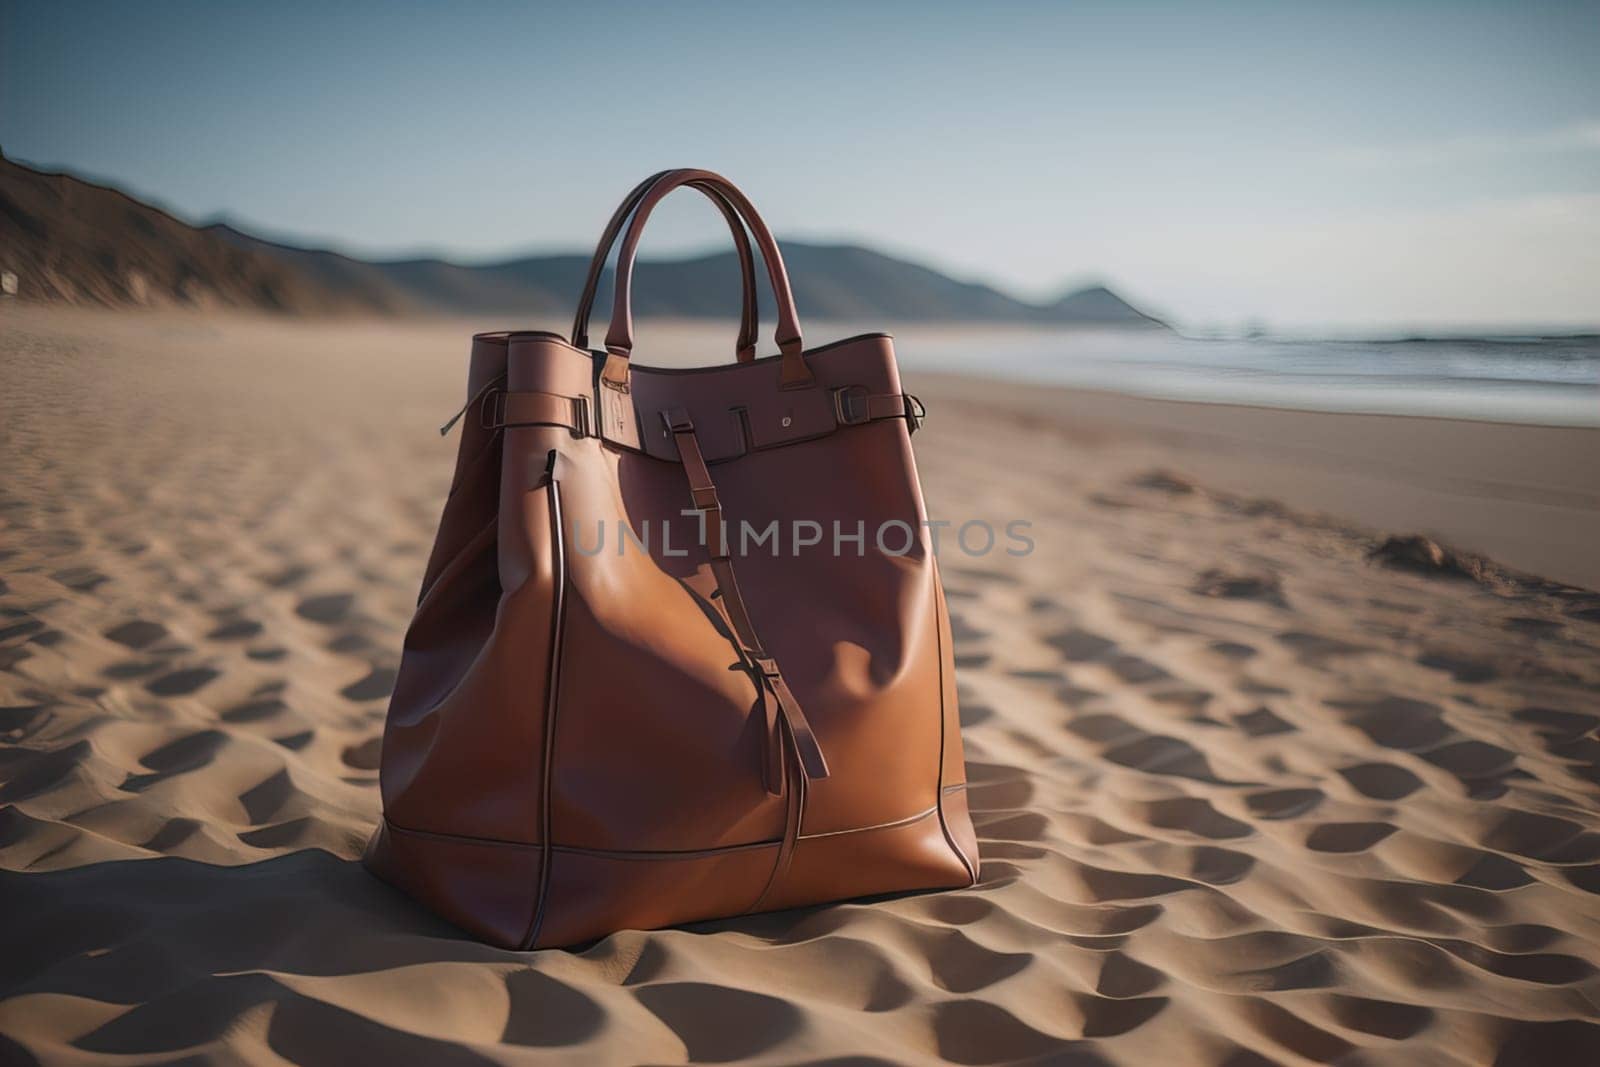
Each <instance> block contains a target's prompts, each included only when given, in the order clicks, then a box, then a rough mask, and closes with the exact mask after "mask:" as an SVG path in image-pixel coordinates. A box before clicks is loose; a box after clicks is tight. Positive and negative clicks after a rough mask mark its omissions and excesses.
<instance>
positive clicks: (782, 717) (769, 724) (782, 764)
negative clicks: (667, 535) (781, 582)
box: [662, 408, 827, 859]
mask: <svg viewBox="0 0 1600 1067" xmlns="http://www.w3.org/2000/svg"><path fill="white" fill-rule="evenodd" d="M662 419H664V421H666V424H667V430H669V432H670V434H672V438H674V442H675V443H677V446H678V456H680V458H682V461H683V474H685V475H686V477H688V483H690V501H691V502H693V504H694V509H696V510H698V512H701V515H702V517H704V520H706V547H707V553H709V555H710V569H712V576H714V577H715V579H717V600H718V601H720V603H722V609H723V613H725V614H726V617H728V629H730V630H731V632H733V635H734V640H736V643H738V646H739V653H741V656H742V657H744V661H746V665H747V669H749V670H750V677H752V680H754V681H755V685H757V689H758V691H760V696H762V705H763V710H765V713H766V745H765V755H763V760H762V779H763V782H765V784H766V792H768V793H771V795H774V797H776V795H781V793H782V792H784V787H786V779H789V777H790V776H789V773H787V771H789V765H794V769H795V771H797V773H795V774H794V779H795V781H794V789H795V790H797V792H798V790H800V789H802V785H800V781H802V779H819V777H827V760H826V758H824V757H822V747H821V745H819V744H818V741H816V734H814V733H811V723H808V721H806V717H805V712H803V710H800V702H798V701H797V699H795V694H794V691H790V688H789V683H787V681H784V675H782V670H781V669H779V667H778V661H776V659H773V656H771V654H768V653H766V649H765V648H762V641H760V638H758V637H757V635H755V625H754V622H750V611H749V608H746V605H744V595H742V593H741V592H739V581H738V577H736V576H734V573H733V560H731V558H730V553H728V536H726V533H725V530H723V518H722V501H720V499H718V498H717V485H715V483H714V482H712V478H710V469H709V467H707V466H706V458H704V454H702V453H701V448H699V440H698V438H696V437H694V421H693V419H690V414H688V411H685V410H683V408H670V410H667V411H664V413H662ZM790 800H792V798H790ZM790 830H792V833H790ZM790 830H786V832H784V846H782V848H779V856H781V859H787V856H789V853H792V849H794V840H790V837H794V838H795V840H798V816H797V817H795V819H794V825H792V827H790Z"/></svg>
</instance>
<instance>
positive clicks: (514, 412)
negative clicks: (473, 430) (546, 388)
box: [480, 389, 590, 437]
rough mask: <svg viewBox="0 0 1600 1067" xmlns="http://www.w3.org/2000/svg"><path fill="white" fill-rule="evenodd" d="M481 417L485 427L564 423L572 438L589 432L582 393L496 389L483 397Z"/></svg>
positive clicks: (587, 414)
mask: <svg viewBox="0 0 1600 1067" xmlns="http://www.w3.org/2000/svg"><path fill="white" fill-rule="evenodd" d="M480 417H481V419H482V422H483V428H484V429H486V430H499V429H505V428H508V427H516V426H565V427H566V428H567V429H569V430H571V431H572V433H573V436H575V437H588V436H589V435H590V423H589V398H588V397H583V396H562V395H561V394H560V393H541V392H536V391H532V390H529V391H523V392H514V393H513V392H506V391H505V390H503V389H496V390H494V391H492V392H490V393H488V394H486V395H485V396H484V398H483V408H482V412H481V416H480Z"/></svg>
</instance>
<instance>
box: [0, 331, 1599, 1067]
mask: <svg viewBox="0 0 1600 1067" xmlns="http://www.w3.org/2000/svg"><path fill="white" fill-rule="evenodd" d="M0 315H3V316H4V317H3V318H0V456H3V479H0V1034H3V1035H4V1036H3V1037H0V1063H8V1064H9V1063H11V1062H23V1063H27V1062H33V1061H35V1060H37V1061H40V1062H44V1063H51V1064H55V1063H69V1064H101V1063H105V1064H110V1063H116V1064H124V1063H146V1062H172V1061H174V1060H177V1059H180V1058H185V1057H191V1056H192V1057H196V1058H197V1059H198V1060H203V1061H217V1062H230V1063H231V1062H251V1063H283V1062H290V1063H297V1064H334V1063H355V1062H361V1063H382V1062H392V1063H402V1062H405V1063H413V1062H414V1063H425V1064H445V1065H448V1064H456V1063H472V1064H476V1063H485V1062H504V1063H525V1062H533V1061H540V1060H549V1061H553V1062H560V1063H569V1062H581V1063H612V1062H617V1063H637V1062H650V1063H671V1062H684V1061H688V1060H697V1061H709V1062H725V1061H734V1060H751V1061H758V1062H768V1063H796V1062H844V1061H850V1062H869V1061H870V1062H894V1063H919V1062H926V1063H933V1062H939V1061H941V1060H943V1061H951V1062H956V1063H974V1064H975V1063H997V1062H1017V1061H1029V1062H1048V1063H1084V1064H1119V1065H1134V1064H1150V1063H1174V1064H1178V1063H1181V1064H1202V1065H1219V1067H1221V1065H1227V1067H1249V1065H1257V1064H1266V1063H1281V1064H1305V1063H1340V1064H1388V1063H1393V1064H1434V1063H1441V1064H1538V1065H1540V1067H1554V1065H1557V1064H1566V1063H1574V1064H1577V1063H1591V1062H1600V1025H1597V1024H1596V1021H1597V1016H1600V970H1597V968H1600V823H1597V812H1600V738H1597V737H1596V733H1595V731H1596V727H1597V726H1600V596H1597V595H1595V594H1592V593H1586V592H1583V591H1582V590H1578V589H1573V588H1569V587H1564V586H1561V585H1559V584H1556V583H1554V582H1550V581H1541V580H1538V579H1534V578H1531V577H1528V576H1526V575H1521V574H1518V573H1515V572H1514V571H1510V570H1505V571H1502V570H1496V569H1494V568H1490V569H1489V570H1488V571H1486V572H1485V573H1486V574H1487V578H1486V580H1485V581H1483V582H1475V581H1469V580H1465V579H1452V578H1448V577H1440V576H1429V575H1426V574H1418V573H1410V572H1404V571H1398V570H1394V569H1390V568H1388V567H1385V566H1383V565H1381V564H1379V563H1376V562H1373V561H1371V560H1369V559H1368V552H1369V551H1370V550H1371V549H1372V547H1373V546H1374V545H1375V544H1377V543H1379V541H1381V539H1382V537H1383V536H1385V535H1386V534H1389V533H1411V532H1416V531H1423V530H1426V531H1430V532H1433V533H1435V534H1440V535H1445V536H1452V535H1453V536H1455V537H1456V538H1457V539H1458V540H1460V541H1461V542H1462V544H1463V546H1464V547H1466V548H1470V549H1476V550H1478V551H1485V550H1487V548H1488V547H1491V545H1492V544H1493V543H1494V542H1495V539H1496V538H1497V537H1504V538H1508V539H1509V540H1510V541H1514V542H1515V545H1514V546H1513V547H1512V550H1511V552H1510V554H1511V555H1514V556H1515V557H1516V558H1515V561H1514V565H1515V567H1516V568H1518V569H1520V570H1522V571H1528V572H1532V573H1535V574H1542V575H1544V576H1545V577H1547V578H1548V577H1551V576H1560V577H1567V578H1568V580H1572V581H1576V580H1577V577H1576V576H1581V575H1583V574H1592V573H1593V571H1592V569H1591V570H1588V571H1585V570H1583V568H1584V567H1589V568H1592V567H1593V565H1594V563H1593V558H1592V549H1591V553H1590V556H1589V557H1588V558H1585V556H1584V554H1583V553H1582V552H1581V551H1574V547H1573V545H1574V542H1573V540H1572V538H1573V531H1574V530H1582V529H1590V528H1592V524H1593V523H1594V522H1595V511H1596V504H1595V501H1596V493H1597V489H1600V487H1597V485H1596V484H1595V479H1594V478H1593V477H1592V475H1593V472H1594V467H1593V465H1592V460H1593V457H1595V456H1597V455H1600V447H1597V445H1600V434H1597V433H1596V432H1595V431H1564V433H1566V434H1570V435H1572V436H1570V437H1566V438H1563V439H1562V440H1563V442H1564V443H1566V444H1571V445H1574V446H1577V447H1580V448H1583V447H1586V448H1587V449H1588V451H1587V452H1586V453H1585V454H1586V455H1587V456H1588V457H1589V459H1590V461H1591V466H1590V467H1589V468H1588V471H1589V475H1587V476H1586V475H1584V474H1583V473H1582V471H1581V470H1579V469H1577V468H1573V469H1570V470H1567V471H1565V472H1564V473H1559V474H1557V473H1553V472H1552V471H1550V470H1549V469H1548V467H1547V466H1545V464H1546V463H1547V461H1548V458H1549V456H1548V454H1547V453H1548V450H1549V449H1550V448H1552V447H1556V446H1554V445H1552V444H1551V440H1552V439H1551V438H1550V433H1551V432H1550V431H1542V430H1538V429H1536V428H1527V427H1495V428H1493V429H1492V430H1490V431H1484V432H1485V433H1491V434H1492V435H1493V439H1494V442H1495V447H1494V448H1493V449H1491V450H1490V451H1491V452H1492V455H1491V456H1488V457H1482V456H1479V455H1477V454H1475V453H1474V451H1473V450H1472V448H1471V447H1468V446H1467V445H1465V444H1463V443H1462V442H1465V441H1470V440H1478V433H1479V428H1477V427H1474V426H1472V425H1471V424H1460V423H1445V422H1438V421H1435V420H1427V419H1373V418H1367V417H1356V416H1333V415H1325V416H1317V417H1315V418H1314V419H1313V420H1311V421H1312V422H1314V423H1315V437H1316V440H1315V442H1314V444H1315V446H1316V453H1317V460H1316V462H1304V461H1302V459H1299V458H1296V457H1297V455H1303V450H1304V449H1305V448H1307V447H1310V446H1309V445H1308V443H1307V440H1306V439H1305V438H1304V437H1303V436H1298V435H1302V434H1304V433H1307V432H1310V431H1308V430H1306V429H1304V427H1306V426H1307V425H1308V423H1307V421H1306V420H1305V419H1303V418H1288V417H1286V416H1285V415H1284V413H1279V412H1252V411H1249V410H1245V409H1224V408H1215V407H1209V406H1206V405H1166V406H1165V408H1163V406H1162V405H1161V404H1160V402H1155V401H1130V400H1120V399H1115V398H1107V397H1097V396H1094V395H1093V394H1082V393H1068V392H1064V391H1033V392H1031V393H1027V394H1023V393H1022V392H1021V391H1019V390H1017V389H1015V388H1011V387H1007V388H999V387H991V386H983V385H979V384H975V383H968V382H961V381H956V380H952V379H948V378H933V377H931V376H923V377H921V378H918V377H917V376H915V375H914V374H913V375H912V376H911V381H912V385H913V387H914V388H916V389H919V390H921V391H922V392H923V393H924V395H925V398H926V399H927V400H928V402H929V406H930V408H931V409H932V416H931V419H930V421H929V423H928V426H927V428H926V430H925V432H924V433H922V434H919V435H918V436H917V438H916V445H917V450H918V455H919V461H920V463H921V465H922V471H923V478H924V482H925V485H926V488H927V492H928V497H929V500H930V506H931V508H932V510H933V511H934V512H935V514H937V515H942V516H945V517H949V518H956V519H967V518H986V519H989V520H990V521H994V522H997V523H999V522H1003V521H1005V520H1007V519H1011V518H1019V517H1020V518H1027V519H1030V520H1031V521H1032V522H1033V528H1032V531H1031V533H1032V536H1033V537H1034V538H1035V540H1036V543H1037V548H1036V550H1035V552H1034V553H1033V554H1032V555H1030V556H1028V557H1026V558H1013V557H1009V556H1006V555H1004V554H1003V552H1002V553H996V554H993V555H990V556H988V557H986V558H983V559H969V558H963V557H962V556H961V555H960V554H959V553H952V552H948V551H947V553H946V555H945V559H944V564H945V576H946V582H947V585H948V589H949V594H950V599H951V604H952V610H953V612H954V614H955V616H956V619H955V633H956V652H957V654H958V662H959V669H960V674H961V691H962V701H963V705H962V718H963V723H964V735H965V738H966V745H967V756H968V761H969V768H970V776H971V781H972V783H973V787H972V795H971V800H972V807H973V813H974V818H975V821H976V823H977V828H978V834H979V838H980V841H981V848H982V853H983V862H984V871H983V880H982V884H981V885H980V886H978V887H976V888H974V889H972V890H969V891H963V892H955V893H944V894H936V895H922V896H907V897H901V898H896V899H890V900H878V901H869V902H859V903H848V904H841V905H835V906H829V907H819V908H813V909H807V910H803V911H797V912H786V913H778V914H773V915H765V916H756V917H747V918H742V919H737V920H728V921H722V922H713V923H705V924H699V925H696V926H694V927H692V928H688V929H679V930H668V931H657V932H635V931H629V932H624V933H620V934H617V935H614V936H612V937H609V938H606V939H604V940H602V941H600V942H598V943H596V944H594V945H591V946H587V947H582V948H580V949H579V950H576V951H546V952H539V953H515V952H506V951H501V950H498V949H493V948H489V947H486V946H483V945H480V944H476V943H474V942H472V941H469V940H467V939H465V938H464V937H463V936H461V935H460V934H459V933H457V932H456V931H454V930H453V929H452V928H450V927H449V926H447V925H445V924H443V923H441V922H440V921H438V920H436V919H433V918H431V917H430V916H429V915H427V914H426V913H424V912H422V911H421V910H419V909H418V908H417V907H416V906H414V905H413V904H411V903H410V902H409V901H407V900H406V899H405V898H403V897H401V896H399V895H398V894H397V893H395V892H394V891H392V890H391V889H389V888H388V887H386V886H384V885H382V884H380V883H379V882H377V881H376V880H375V879H373V878H372V877H371V876H369V875H368V874H367V873H366V872H365V871H364V870H363V869H362V868H361V867H360V865H359V864H358V863H357V862H356V860H357V857H358V855H359V853H360V850H361V848H362V845H363V843H364V841H365V838H366V835H367V834H368V832H369V831H370V830H371V828H372V826H373V824H374V823H375V821H376V819H377V815H378V794H377V787H376V772H375V769H374V768H375V767H376V761H377V745H378V737H379V733H380V730H381V724H382V717H383V712H384V706H385V697H386V695H387V691H388V686H389V683H390V680H391V678H392V672H393V669H394V666H395V663H396V660H397V656H398V649H399V644H400V638H401V634H402V632H403V630H404V627H405V625H406V622H407V620H408V618H409V614H410V609H411V607H412V604H413V602H414V598H415V593H416V586H417V582H418V578H419V575H420V572H421V568H422V565H423V561H424V555H425V553H426V551H427V548H428V543H429V540H430V538H431V536H432V526H433V523H434V521H435V519H436V516H437V513H438V509H439V505H440V503H441V501H442V498H443V493H444V491H445V489H446V485H447V481H448V477H449V468H450V464H451V461H452V458H453V449H454V442H453V440H452V441H449V442H445V441H441V440H440V439H439V437H438V435H437V433H436V432H435V430H436V427H437V426H438V424H439V423H440V422H442V421H443V419H444V417H445V416H447V415H448V414H449V413H450V411H451V409H452V408H453V407H454V406H455V405H456V404H457V403H458V402H459V399H460V393H461V388H462V381H463V376H464V357H465V354H466V340H467V338H466V334H467V332H468V330H469V329H470V327H468V326H464V325H462V324H455V323H442V324H434V323H427V324H417V323H393V324H386V325H372V324H364V325H363V324H357V323H347V324H321V325H305V324H298V325H297V324H293V323H280V322H272V321H268V320H245V319H229V320H220V319H217V320H209V319H194V318H181V317H171V316H122V317H117V316H113V315H110V314H99V315H95V314H86V313H70V314H69V313H45V312H40V311H30V310H26V309H23V310H19V309H16V308H6V309H3V310H0ZM719 336H720V335H719ZM1175 420H1176V421H1175ZM1379 440H1381V441H1382V442H1385V444H1384V447H1386V448H1395V449H1402V450H1404V454H1405V457H1406V459H1407V462H1406V463H1404V464H1400V463H1399V462H1398V460H1397V461H1396V463H1395V466H1396V467H1400V466H1404V467H1405V468H1406V470H1407V474H1406V476H1405V477H1403V478H1401V477H1395V476H1392V475H1390V474H1388V473H1386V472H1384V471H1383V470H1382V469H1381V468H1382V467H1383V465H1384V460H1385V455H1384V454H1382V452H1381V449H1380V454H1379V455H1378V456H1377V467H1374V464H1373V462H1372V453H1373V449H1374V448H1375V447H1377V446H1376V445H1375V443H1374V442H1375V441H1379ZM1219 442H1221V443H1219ZM1524 445H1525V446H1526V447H1523V446H1524ZM1297 450H1301V451H1298V452H1297ZM1452 463H1453V464H1454V466H1453V467H1452ZM1575 471H1576V473H1574V472H1575ZM1386 480H1387V482H1388V483H1389V484H1391V485H1394V486H1398V488H1395V489H1394V490H1393V492H1394V493H1396V494H1401V495H1405V494H1407V493H1409V494H1410V498H1408V499H1405V500H1391V501H1389V502H1388V503H1387V504H1385V503H1383V501H1382V499H1381V498H1382V497H1383V493H1382V492H1381V490H1382V486H1383V485H1384V484H1385V482H1386ZM1419 482H1422V483H1425V484H1419ZM1408 485H1409V486H1411V487H1412V488H1411V489H1409V490H1408V489H1407V488H1405V487H1406V486H1408ZM1266 486H1273V487H1275V488H1273V489H1272V492H1271V496H1273V497H1275V498H1276V499H1263V496H1264V495H1265V493H1266V489H1265V488H1264V487H1266ZM1278 486H1282V487H1285V488H1283V489H1281V490H1280V489H1279V488H1276V487H1278ZM1319 487H1321V489H1320V490H1319ZM1519 487H1520V488H1519ZM1358 490H1359V491H1358ZM1519 493H1520V494H1521V495H1520V496H1519V495H1517V494H1519ZM1530 493H1532V494H1535V495H1537V494H1538V493H1545V494H1556V496H1557V497H1559V499H1555V497H1552V496H1549V495H1546V496H1545V497H1542V498H1541V499H1542V500H1543V501H1544V503H1545V504H1547V505H1548V504H1550V503H1551V502H1552V500H1554V502H1555V503H1556V504H1557V505H1558V506H1559V508H1560V509H1562V510H1561V512H1560V520H1559V521H1555V520H1550V521H1547V522H1546V523H1545V524H1544V525H1543V526H1541V525H1540V524H1539V523H1537V522H1534V521H1531V520H1529V519H1526V518H1523V519H1519V520H1517V521H1516V522H1511V521H1510V520H1508V519H1507V518H1506V517H1505V516H1504V515H1500V516H1499V517H1495V516H1493V515H1490V516H1487V517H1485V516H1479V517H1478V518H1476V519H1473V518H1472V515H1473V514H1474V513H1475V512H1490V511H1493V510H1494V509H1495V508H1497V507H1499V506H1501V504H1502V503H1503V502H1504V498H1505V497H1507V495H1508V494H1509V495H1510V496H1512V497H1513V498H1514V499H1515V500H1520V501H1521V502H1522V504H1521V505H1518V506H1522V505H1526V506H1529V507H1533V506H1535V505H1536V504H1537V503H1538V502H1537V501H1533V502H1530V501H1529V499H1527V498H1528V496H1529V494H1530ZM1474 494H1476V496H1474ZM1447 496H1448V497H1450V498H1451V500H1453V501H1454V505H1453V506H1451V507H1446V506H1443V504H1440V505H1439V506H1437V507H1435V506H1431V505H1430V501H1434V500H1440V501H1442V500H1443V499H1444V498H1445V497H1447ZM1472 499H1476V500H1477V501H1478V502H1479V503H1478V505H1477V506H1476V508H1475V507H1474V506H1472V503H1471V501H1472ZM1341 504H1346V505H1348V506H1347V507H1344V508H1343V509H1342V510H1341V507H1340V505H1341ZM1385 507H1387V508H1389V509H1391V510H1390V511H1389V512H1384V511H1382V510H1381V509H1382V508H1385ZM1374 514H1378V515H1382V514H1394V515H1397V516H1410V517H1409V518H1407V521H1406V523H1405V525H1403V526H1397V527H1394V526H1392V527H1380V526H1378V525H1376V520H1374V519H1373V518H1372V516H1373V515H1374ZM1527 514H1530V515H1531V514H1534V513H1533V512H1528V513H1527ZM1584 523H1588V524H1591V525H1590V526H1584V525H1582V524H1584ZM1513 526H1514V527H1516V529H1515V530H1512V529H1510V527H1513ZM1497 530H1498V531H1499V532H1498V533H1497V532H1496V531H1497ZM1589 544H1590V545H1592V544H1593V542H1592V541H1591V542H1589ZM1541 546H1542V547H1541ZM1580 547H1581V546H1580ZM1501 562H1511V561H1509V560H1504V559H1502V561H1501ZM1542 562H1543V563H1547V564H1548V566H1547V567H1545V568H1544V569H1541V563H1542ZM1554 572H1560V574H1559V575H1555V574H1554ZM186 1062H190V1061H188V1060H186Z"/></svg>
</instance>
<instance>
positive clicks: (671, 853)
mask: <svg viewBox="0 0 1600 1067" xmlns="http://www.w3.org/2000/svg"><path fill="white" fill-rule="evenodd" d="M936 811H937V809H936V808H929V809H927V810H926V811H919V812H917V813H916V814H915V815H908V816H906V817H905V818H903V819H895V820H893V821H891V822H880V823H874V824H873V825H871V826H854V827H851V828H850V829H848V830H824V831H822V832H821V833H816V834H802V835H801V836H800V840H802V841H815V840H819V839H823V838H829V837H843V836H845V835H847V834H866V833H872V832H873V831H876V830H897V829H901V828H903V827H906V826H913V825H915V824H916V823H919V822H922V821H923V820H924V819H926V818H928V817H929V816H931V815H933V814H935V813H936ZM383 821H384V823H385V824H386V825H387V826H388V827H389V829H390V830H392V831H394V832H395V833H401V834H411V835H413V836H416V837H429V838H435V839H438V840H440V841H446V842H460V843H463V844H468V845H484V846H488V847H491V848H523V849H527V848H539V849H542V848H543V845H542V843H541V842H538V841H506V840H503V839H501V838H497V837H473V836H472V835H470V834H446V833H440V832H439V831H437V830H413V829H411V828H410V827H407V826H399V825H397V824H396V823H395V822H394V821H393V820H392V819H390V818H388V816H385V817H384V820H383ZM781 843H782V842H781V841H779V840H778V839H776V838H774V839H773V840H771V841H750V842H746V843H744V844H739V845H719V846H717V847H715V848H697V849H638V850H629V849H605V848H584V847H583V846H581V845H552V846H550V847H551V851H553V852H565V853H567V854H569V855H574V856H600V857H607V858H614V859H629V860H641V859H642V860H649V859H662V860H677V859H696V858H698V857H701V856H716V855H720V854H722V853H724V852H747V851H750V850H752V849H759V848H777V847H778V845H780V844H781Z"/></svg>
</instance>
